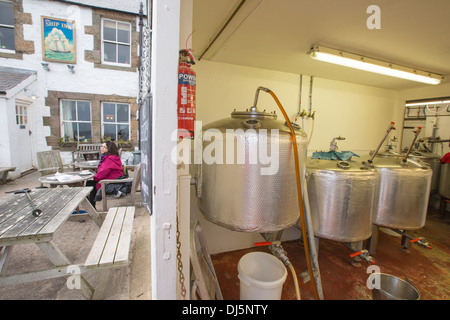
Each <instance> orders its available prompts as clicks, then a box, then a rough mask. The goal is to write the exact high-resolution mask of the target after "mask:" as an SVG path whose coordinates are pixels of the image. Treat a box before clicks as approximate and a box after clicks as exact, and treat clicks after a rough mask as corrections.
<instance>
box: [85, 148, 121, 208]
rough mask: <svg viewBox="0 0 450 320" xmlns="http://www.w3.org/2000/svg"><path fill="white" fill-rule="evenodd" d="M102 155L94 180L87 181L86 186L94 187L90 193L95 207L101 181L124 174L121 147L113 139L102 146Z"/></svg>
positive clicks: (91, 201)
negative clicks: (120, 153) (120, 154)
mask: <svg viewBox="0 0 450 320" xmlns="http://www.w3.org/2000/svg"><path fill="white" fill-rule="evenodd" d="M100 151H101V153H102V155H101V157H100V161H99V163H98V169H97V174H96V175H95V176H94V180H90V181H87V183H86V186H87V187H89V186H91V187H94V188H92V191H91V193H90V194H89V198H88V199H89V202H90V203H91V204H92V206H93V207H94V208H95V195H96V194H97V191H98V190H100V187H101V184H100V181H101V180H104V179H117V178H119V177H121V176H123V166H122V161H121V160H120V156H119V149H118V148H117V146H116V144H115V143H114V142H113V141H106V142H104V143H103V145H102V147H101V150H100Z"/></svg>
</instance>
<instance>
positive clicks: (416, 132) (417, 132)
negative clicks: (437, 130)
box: [403, 127, 422, 163]
mask: <svg viewBox="0 0 450 320" xmlns="http://www.w3.org/2000/svg"><path fill="white" fill-rule="evenodd" d="M421 130H422V127H418V128H417V130H416V131H413V132H414V133H415V134H416V135H415V136H414V139H413V141H412V143H411V146H410V147H409V150H408V152H407V153H406V156H405V158H404V159H403V163H405V162H406V161H407V160H408V156H409V154H410V153H411V150H412V149H413V147H414V143H416V139H417V136H418V135H419V134H420V131H421Z"/></svg>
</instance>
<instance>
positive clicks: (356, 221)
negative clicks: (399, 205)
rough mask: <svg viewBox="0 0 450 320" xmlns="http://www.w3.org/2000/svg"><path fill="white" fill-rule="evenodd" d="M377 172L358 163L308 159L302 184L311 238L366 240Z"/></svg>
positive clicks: (369, 228)
mask: <svg viewBox="0 0 450 320" xmlns="http://www.w3.org/2000/svg"><path fill="white" fill-rule="evenodd" d="M377 179H378V177H377V172H376V171H375V169H373V168H367V167H365V166H363V165H362V164H361V161H354V160H348V161H336V160H319V159H308V161H307V163H306V181H307V187H308V196H309V205H310V208H311V219H312V222H313V227H314V235H315V236H317V237H321V238H326V239H330V240H334V241H341V242H353V241H361V240H365V239H368V238H369V237H370V236H371V234H372V220H373V211H374V202H375V196H376V191H377V190H376V188H377Z"/></svg>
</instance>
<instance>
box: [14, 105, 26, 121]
mask: <svg viewBox="0 0 450 320" xmlns="http://www.w3.org/2000/svg"><path fill="white" fill-rule="evenodd" d="M16 124H17V125H19V126H26V125H27V124H28V115H27V106H24V105H21V104H16Z"/></svg>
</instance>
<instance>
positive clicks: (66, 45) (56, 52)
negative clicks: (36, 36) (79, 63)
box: [42, 17, 76, 63]
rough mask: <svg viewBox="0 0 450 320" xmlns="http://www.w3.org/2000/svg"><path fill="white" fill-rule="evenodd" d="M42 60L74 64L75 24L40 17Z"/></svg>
mask: <svg viewBox="0 0 450 320" xmlns="http://www.w3.org/2000/svg"><path fill="white" fill-rule="evenodd" d="M42 31H43V33H42V40H43V41H42V44H43V50H42V55H43V57H42V58H43V59H44V60H49V61H59V62H66V63H75V62H76V61H75V52H76V50H75V22H74V21H69V20H62V19H56V18H49V17H42Z"/></svg>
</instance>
